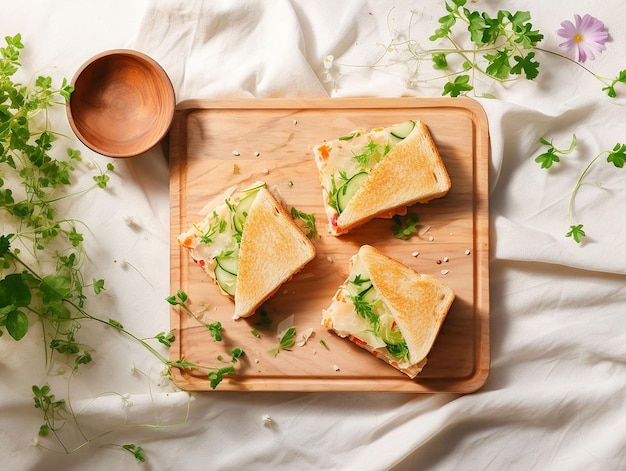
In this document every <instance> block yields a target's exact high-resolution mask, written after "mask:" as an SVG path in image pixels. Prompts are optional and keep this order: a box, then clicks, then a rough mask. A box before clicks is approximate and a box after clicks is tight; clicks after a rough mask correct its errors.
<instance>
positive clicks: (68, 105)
mask: <svg viewBox="0 0 626 471" xmlns="http://www.w3.org/2000/svg"><path fill="white" fill-rule="evenodd" d="M111 56H131V57H134V58H136V59H139V60H142V61H144V62H146V63H147V64H148V65H149V66H150V67H151V68H152V69H153V70H154V71H155V72H156V74H157V76H158V77H159V78H160V79H161V80H162V81H163V82H164V83H165V85H166V87H167V89H168V91H170V93H168V95H170V96H169V98H168V100H169V101H170V105H171V106H170V108H171V111H170V112H169V113H168V116H167V121H168V125H167V126H164V127H163V129H161V131H160V132H159V133H158V134H157V136H156V138H155V139H154V140H153V142H151V143H148V144H147V145H146V146H143V147H141V148H138V149H136V150H134V151H129V152H113V151H109V150H106V149H103V148H101V147H99V146H97V145H94V144H93V143H91V142H89V140H88V139H87V138H86V137H85V136H84V135H83V133H82V132H81V131H80V130H79V129H78V127H77V126H76V123H75V121H74V116H73V113H72V97H71V95H70V99H69V100H68V101H66V102H65V111H66V115H67V119H68V121H69V124H70V127H71V129H72V131H73V132H74V134H75V135H76V137H78V139H79V140H80V141H81V142H82V143H83V144H84V145H85V146H87V147H88V148H89V149H91V150H93V151H94V152H97V153H98V154H101V155H104V156H107V157H115V158H126V157H134V156H137V155H140V154H143V153H144V152H147V151H149V150H150V149H152V148H153V147H155V146H156V145H157V144H158V143H159V142H161V141H162V140H163V138H165V136H166V134H167V133H168V132H169V129H170V127H171V124H172V121H173V119H174V113H175V111H176V91H175V90H174V86H173V84H172V80H171V79H170V77H169V75H168V74H167V72H166V71H165V69H164V68H163V67H162V66H161V64H159V63H158V62H157V61H156V60H155V59H153V58H152V57H150V56H149V55H147V54H145V53H143V52H141V51H138V50H136V49H109V50H106V51H102V52H99V53H98V54H95V55H93V56H91V57H90V58H89V59H87V60H86V61H84V62H83V63H82V65H81V66H80V67H79V68H78V69H77V70H76V72H75V73H74V76H73V77H72V80H71V82H70V84H71V85H72V87H75V86H76V82H77V81H78V79H79V77H80V76H81V74H82V73H83V72H84V71H85V70H86V69H87V68H88V67H90V66H91V65H93V64H94V63H95V62H97V61H99V60H101V59H104V58H106V57H111ZM72 93H73V92H72Z"/></svg>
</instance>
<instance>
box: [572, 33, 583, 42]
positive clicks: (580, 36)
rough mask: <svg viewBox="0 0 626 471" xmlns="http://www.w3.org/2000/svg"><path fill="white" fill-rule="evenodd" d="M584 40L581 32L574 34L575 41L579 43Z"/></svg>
mask: <svg viewBox="0 0 626 471" xmlns="http://www.w3.org/2000/svg"><path fill="white" fill-rule="evenodd" d="M582 40H583V37H582V35H581V34H580V33H576V36H574V41H576V42H577V43H579V42H581V41H582Z"/></svg>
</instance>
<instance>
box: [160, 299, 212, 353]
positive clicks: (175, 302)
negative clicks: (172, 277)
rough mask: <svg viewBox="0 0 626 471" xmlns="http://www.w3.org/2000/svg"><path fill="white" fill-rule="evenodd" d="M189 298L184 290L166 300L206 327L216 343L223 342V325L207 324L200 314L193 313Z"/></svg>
mask: <svg viewBox="0 0 626 471" xmlns="http://www.w3.org/2000/svg"><path fill="white" fill-rule="evenodd" d="M188 299H189V296H188V295H187V293H185V292H184V291H183V290H178V291H177V292H176V294H174V295H171V296H168V297H167V298H166V299H165V300H166V301H167V302H168V303H169V304H171V305H172V306H178V307H180V308H181V309H182V310H183V311H184V312H186V313H187V314H189V315H190V316H191V317H193V318H194V319H195V320H196V321H198V322H199V323H200V324H202V325H203V326H204V327H206V328H207V329H208V331H209V333H210V334H211V337H213V339H214V340H215V341H216V342H221V341H222V323H221V322H219V321H213V322H205V321H204V320H203V319H202V318H201V317H200V316H199V315H198V314H196V313H195V312H194V311H192V310H191V309H190V308H189V306H188V305H187V301H188Z"/></svg>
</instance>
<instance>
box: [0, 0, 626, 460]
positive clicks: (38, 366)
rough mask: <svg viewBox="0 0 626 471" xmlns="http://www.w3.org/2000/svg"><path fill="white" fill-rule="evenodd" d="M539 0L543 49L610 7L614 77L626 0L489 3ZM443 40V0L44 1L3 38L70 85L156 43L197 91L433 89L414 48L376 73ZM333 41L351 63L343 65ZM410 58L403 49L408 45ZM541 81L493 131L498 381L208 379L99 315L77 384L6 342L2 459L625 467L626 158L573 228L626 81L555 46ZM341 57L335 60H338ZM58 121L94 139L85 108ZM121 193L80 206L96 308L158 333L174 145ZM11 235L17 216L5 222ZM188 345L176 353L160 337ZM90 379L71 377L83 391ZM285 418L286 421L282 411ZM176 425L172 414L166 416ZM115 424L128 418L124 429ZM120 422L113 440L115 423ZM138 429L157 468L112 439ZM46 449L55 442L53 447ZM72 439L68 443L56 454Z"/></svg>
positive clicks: (625, 27) (28, 68)
mask: <svg viewBox="0 0 626 471" xmlns="http://www.w3.org/2000/svg"><path fill="white" fill-rule="evenodd" d="M468 8H470V9H480V10H481V11H482V10H483V9H485V10H487V11H489V12H491V13H492V14H495V11H496V9H497V8H502V9H508V10H510V11H516V10H530V13H531V15H532V23H533V25H534V26H535V27H536V28H538V29H540V30H541V32H542V33H543V34H544V36H545V37H544V39H543V41H542V42H541V47H542V48H544V49H547V50H551V51H555V52H561V53H564V54H566V53H565V51H563V50H562V49H560V48H559V46H558V44H559V43H560V42H561V41H562V40H561V39H560V38H559V37H558V36H557V35H556V31H557V29H558V28H559V26H560V22H561V21H563V20H566V19H569V20H573V17H574V14H575V13H578V14H581V15H583V14H585V13H590V14H592V15H594V16H596V17H597V18H599V19H601V20H602V21H604V23H605V25H606V26H607V28H608V31H609V34H610V40H609V42H607V44H606V45H607V50H606V51H605V52H603V53H602V54H601V55H600V56H599V57H597V58H596V59H595V60H593V61H587V62H586V63H585V66H587V67H588V68H589V69H590V70H592V71H593V72H595V73H597V74H599V75H604V76H609V77H613V76H615V75H617V73H618V72H619V71H620V70H622V69H626V54H625V53H624V49H625V47H626V7H625V6H624V5H623V3H622V2H621V1H618V0H610V1H606V2H586V1H583V0H571V1H568V2H519V1H506V2H490V1H483V0H480V1H478V2H477V3H475V4H474V3H471V4H470V3H469V2H468ZM412 10H415V12H414V13H415V14H414V16H413V17H412V25H413V26H412V28H411V31H412V35H413V36H412V38H414V39H417V40H418V41H420V42H421V44H422V46H423V47H425V48H426V47H429V46H430V45H429V43H428V40H427V38H428V36H429V35H430V34H431V33H432V32H433V31H434V30H435V28H436V27H438V23H437V20H438V18H439V17H441V16H443V15H444V14H445V13H446V12H445V7H444V2H442V1H433V0H429V1H424V2H411V1H408V0H395V1H394V2H380V1H369V2H368V1H342V2H339V1H330V0H324V1H315V2H312V1H306V0H291V1H289V0H271V1H270V0H267V1H253V0H250V1H240V0H239V1H226V0H224V1H206V2H199V1H186V0H179V1H174V0H169V1H165V0H162V1H158V0H154V1H146V0H143V1H139V0H136V1H134V2H129V1H126V0H109V1H106V2H85V1H79V0H63V1H60V2H49V1H46V0H27V1H22V2H10V3H6V4H5V5H4V8H3V10H2V15H0V31H1V32H2V35H3V36H6V35H11V36H12V35H14V34H16V33H18V32H19V33H21V34H22V40H23V42H24V44H25V49H24V51H23V53H22V58H21V62H22V64H23V67H22V70H21V72H20V74H21V75H20V77H21V78H22V80H23V81H24V82H28V80H30V77H32V76H33V75H37V74H46V75H50V76H52V77H53V78H54V80H55V81H58V82H59V83H60V80H61V79H62V78H63V77H67V78H71V77H72V76H73V74H74V72H75V71H76V70H77V69H78V67H79V66H80V65H81V64H82V63H83V62H84V61H85V60H86V59H87V58H89V57H90V56H92V55H94V54H96V53H99V52H101V51H103V50H106V49H114V48H132V49H137V50H140V51H142V52H145V53H147V54H149V55H150V56H152V57H153V58H154V59H156V60H157V61H158V62H160V63H161V65H162V66H163V67H164V68H165V70H166V71H167V73H168V74H169V76H170V77H171V79H172V82H173V84H174V87H175V89H176V94H177V100H178V101H182V100H184V99H188V98H213V97H233V96H234V97H344V96H390V97H391V96H416V97H420V96H427V97H434V96H439V95H440V94H441V89H442V82H441V81H433V82H431V83H429V84H416V83H415V82H412V81H411V76H410V68H409V66H410V64H409V63H408V62H407V60H406V59H407V57H406V56H402V50H401V48H400V49H399V50H396V51H389V52H388V54H387V55H386V56H385V57H384V58H383V60H382V62H381V63H380V65H383V64H385V65H386V67H376V68H370V67H367V66H368V65H370V64H372V63H373V62H374V61H376V60H377V59H378V58H379V57H380V55H381V52H382V50H383V46H384V45H385V44H388V43H389V42H390V41H391V40H392V39H395V40H396V41H399V40H401V38H402V37H403V35H404V37H406V34H407V32H408V26H409V22H410V20H411V11H412ZM329 55H332V56H333V57H334V60H333V62H332V67H330V68H326V67H325V66H324V60H325V58H327V57H328V56H329ZM396 59H398V60H397V61H396V62H395V64H392V62H393V61H394V60H396ZM537 59H538V60H539V61H540V62H541V67H540V74H539V77H538V78H537V79H536V80H534V81H516V82H510V83H507V84H505V85H493V84H492V83H491V82H488V83H486V84H484V87H483V89H482V91H481V93H482V92H487V93H491V94H493V95H495V98H480V97H477V98H476V99H477V100H479V101H480V103H481V104H482V105H483V107H484V108H485V109H486V111H487V114H488V117H489V123H490V134H491V162H490V228H491V232H490V235H491V264H490V268H491V312H490V318H491V354H492V362H491V375H490V377H489V379H488V381H487V383H486V384H485V386H484V387H483V388H481V389H480V390H479V391H477V392H476V393H473V394H468V395H464V396H459V395H453V394H433V395H412V394H378V393H328V394H326V393H260V394H257V393H254V394H250V393H231V392H226V391H222V392H220V391H216V392H209V393H199V394H193V395H191V396H190V395H189V394H187V393H185V392H182V391H179V390H177V389H176V388H175V387H173V386H172V385H171V384H170V383H168V382H167V381H166V380H165V379H164V378H162V377H161V375H160V374H161V372H162V371H163V367H162V365H161V364H160V363H159V362H158V361H156V360H155V358H154V357H153V356H152V355H151V354H150V353H148V352H147V351H145V350H144V349H143V348H141V347H140V346H138V345H136V344H135V343H133V342H131V341H129V340H128V339H127V338H124V337H123V336H121V335H118V334H117V333H116V332H115V331H113V330H112V329H106V328H103V326H101V325H94V324H89V323H83V328H82V329H81V331H80V338H81V340H82V341H83V342H84V343H86V344H88V345H90V346H92V347H93V348H94V350H95V351H94V353H93V357H94V361H93V362H92V363H91V364H90V365H86V366H83V367H81V368H80V369H79V371H78V372H77V373H76V374H75V375H74V376H73V377H72V378H71V381H69V378H70V368H68V367H67V366H65V365H63V363H62V362H61V361H60V360H58V363H57V364H55V365H52V368H50V370H51V371H49V372H47V370H46V365H45V362H44V348H43V346H42V341H43V340H42V338H41V336H39V335H38V333H37V329H36V328H33V329H31V331H30V332H29V334H28V336H27V337H26V338H24V339H22V340H21V341H20V342H15V341H13V340H12V339H11V338H10V337H9V336H8V335H4V336H2V337H1V338H0V378H1V379H0V456H1V457H2V466H3V469H7V470H31V469H32V470H50V469H65V470H74V469H76V470H78V469H90V470H94V471H96V470H100V469H102V470H105V469H106V470H109V469H152V470H168V469H178V470H195V469H198V470H201V469H202V470H205V469H216V470H218V469H219V470H227V469H231V470H234V469H239V470H243V469H354V470H382V469H398V470H414V469H428V470H431V469H436V470H479V469H480V470H486V469H493V470H501V469H507V470H528V469H537V470H624V469H626V309H625V306H626V289H624V284H625V282H626V277H625V275H626V269H625V267H626V245H625V242H624V241H626V218H625V217H624V201H625V199H626V174H625V173H624V170H623V169H619V168H616V167H614V166H613V165H611V164H609V163H607V162H606V160H605V159H601V160H599V161H598V162H597V164H596V165H595V166H594V167H593V169H592V171H591V172H590V173H589V174H588V175H587V178H586V180H585V184H584V185H583V186H582V187H581V189H580V191H579V194H578V196H577V199H576V204H575V208H574V209H575V215H576V217H577V220H578V221H580V223H584V227H585V230H586V233H587V237H586V239H585V241H584V242H583V243H582V244H576V243H575V242H574V241H573V240H572V239H571V238H566V237H565V235H564V234H565V232H566V231H567V229H568V227H569V220H568V203H569V197H570V194H571V191H572V189H573V187H574V184H575V182H576V180H577V178H578V176H579V175H580V174H581V172H582V171H583V169H584V167H585V166H586V164H587V163H588V162H589V161H590V160H591V158H593V156H595V155H596V154H597V153H599V152H601V151H603V150H607V149H611V148H612V147H613V146H614V145H615V144H616V143H618V142H620V143H624V142H626V119H624V116H625V115H626V113H625V112H626V108H625V103H626V101H625V99H624V97H625V96H626V85H623V84H621V85H618V86H617V91H618V97H617V98H613V99H611V98H609V97H607V96H606V94H605V93H604V92H603V91H602V90H601V88H602V84H601V83H600V82H599V81H598V80H597V79H596V78H594V77H593V76H592V75H591V74H590V73H587V72H586V71H584V70H583V69H582V68H580V67H578V66H577V65H575V64H574V63H572V62H568V61H567V60H564V59H562V58H559V57H556V56H554V55H552V54H550V53H546V52H537ZM327 65H330V64H329V62H328V60H327ZM50 119H51V125H52V128H53V129H55V130H58V131H60V132H62V133H65V134H66V135H67V136H68V137H67V138H66V141H65V144H66V145H70V146H72V147H75V148H78V149H80V150H81V152H82V155H83V159H84V161H85V162H84V164H83V165H82V166H81V167H80V168H79V171H78V177H77V181H76V182H75V185H76V187H77V188H80V187H81V184H83V185H86V184H87V183H88V182H89V179H90V178H91V176H90V175H91V174H90V168H89V167H90V165H89V163H90V162H95V163H97V164H98V165H100V166H105V165H106V163H107V162H110V161H111V159H108V158H106V157H103V156H100V155H98V154H95V153H93V152H91V151H89V150H88V149H87V148H86V147H84V146H83V145H82V144H80V143H79V142H78V140H77V139H76V138H74V136H73V135H72V133H71V130H70V128H69V125H68V123H67V119H66V117H65V114H64V110H62V109H59V110H57V111H55V112H53V113H52V115H51V117H50ZM573 133H575V134H576V136H577V139H578V145H577V147H576V149H575V151H574V152H572V154H570V155H569V156H564V157H563V158H562V162H561V164H560V165H558V166H556V167H555V168H553V169H550V170H546V169H540V168H539V165H538V164H537V163H535V162H534V157H535V156H536V155H538V154H539V153H541V152H542V151H543V149H544V148H543V147H542V146H541V145H540V144H539V142H538V139H539V138H540V137H546V138H549V139H554V143H555V145H556V146H557V147H561V148H566V147H568V145H569V141H570V139H571V136H572V134H573ZM114 164H115V171H114V173H113V174H112V176H111V181H110V184H109V188H108V189H107V190H105V191H99V192H90V193H88V194H86V195H85V196H84V197H81V198H78V199H76V200H74V202H73V203H72V205H71V206H70V207H69V208H67V211H68V215H69V216H68V217H75V218H77V219H81V220H83V221H85V223H86V224H87V226H88V227H89V231H86V242H85V243H86V248H87V251H88V253H89V256H90V259H89V261H88V263H87V265H86V267H85V271H86V274H87V279H91V275H92V274H93V276H97V277H102V278H104V279H105V280H106V282H107V291H106V293H105V294H104V295H103V296H100V297H98V298H97V299H98V300H97V303H95V302H94V303H95V305H92V307H94V308H95V309H96V310H97V311H98V312H100V313H103V317H105V318H108V317H111V318H114V319H117V320H119V321H120V322H121V323H122V324H124V326H125V327H126V328H127V329H129V330H130V331H132V332H134V333H135V334H136V335H137V336H139V337H150V336H153V335H155V334H156V333H157V332H159V331H167V330H168V329H169V305H168V304H167V303H165V302H164V298H165V297H166V296H168V295H169V294H170V292H169V291H170V288H169V275H168V272H169V244H170V240H169V194H168V178H169V170H168V164H167V160H166V158H165V153H164V150H163V149H162V148H160V147H157V148H155V149H153V150H152V151H150V152H148V153H146V154H145V155H141V156H138V157H135V158H132V159H128V160H115V161H114ZM3 230H4V231H5V232H9V231H10V229H7V228H3ZM158 348H160V349H161V351H162V353H164V354H167V350H166V349H165V347H161V346H160V347H158ZM46 383H47V384H50V385H51V387H52V388H53V391H54V392H55V393H56V395H57V397H58V398H64V399H66V400H67V402H68V404H71V407H72V409H73V411H74V413H75V414H76V417H77V420H78V424H79V426H80V430H81V431H82V433H83V434H84V437H83V436H81V435H80V434H79V433H78V432H77V431H76V430H77V428H76V426H75V424H73V423H71V422H68V423H67V424H66V426H65V428H64V429H63V430H62V431H61V433H62V434H63V435H64V440H65V444H66V446H67V447H68V448H70V449H72V448H74V447H77V446H79V445H81V444H83V443H84V441H85V437H86V438H88V439H89V441H88V443H86V444H85V445H84V446H82V447H81V448H80V449H78V450H75V451H73V452H72V453H69V454H65V453H59V451H62V450H61V449H60V447H59V445H58V443H57V442H56V441H55V440H54V439H50V438H41V437H40V438H36V437H37V431H38V429H39V426H40V425H41V423H42V415H41V412H40V411H39V410H37V409H35V407H34V405H33V399H32V394H31V387H32V385H34V384H37V385H43V384H46ZM68 384H69V386H68ZM268 417H269V418H271V423H270V420H268ZM154 425H160V426H161V427H154ZM105 432H107V433H105ZM101 434H104V435H103V436H100V435H101ZM130 443H132V444H136V445H137V446H141V447H142V448H143V450H144V454H145V457H146V463H144V464H142V465H139V464H138V463H137V461H136V460H135V458H134V457H133V456H132V455H131V454H130V453H127V452H125V451H122V450H121V449H120V448H119V447H116V446H114V445H113V444H130ZM37 445H39V446H37ZM44 447H49V448H53V449H54V450H55V451H49V450H46V449H45V448H44Z"/></svg>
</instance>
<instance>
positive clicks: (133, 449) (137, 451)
mask: <svg viewBox="0 0 626 471" xmlns="http://www.w3.org/2000/svg"><path fill="white" fill-rule="evenodd" d="M122 449H124V450H126V451H128V452H129V453H130V454H132V455H133V456H134V457H135V459H136V460H137V461H138V462H139V463H145V461H146V458H145V457H144V456H143V448H141V447H140V446H137V445H133V444H132V443H130V444H127V445H122Z"/></svg>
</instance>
